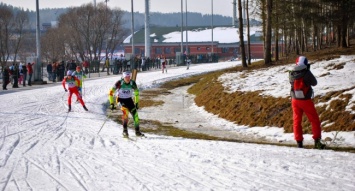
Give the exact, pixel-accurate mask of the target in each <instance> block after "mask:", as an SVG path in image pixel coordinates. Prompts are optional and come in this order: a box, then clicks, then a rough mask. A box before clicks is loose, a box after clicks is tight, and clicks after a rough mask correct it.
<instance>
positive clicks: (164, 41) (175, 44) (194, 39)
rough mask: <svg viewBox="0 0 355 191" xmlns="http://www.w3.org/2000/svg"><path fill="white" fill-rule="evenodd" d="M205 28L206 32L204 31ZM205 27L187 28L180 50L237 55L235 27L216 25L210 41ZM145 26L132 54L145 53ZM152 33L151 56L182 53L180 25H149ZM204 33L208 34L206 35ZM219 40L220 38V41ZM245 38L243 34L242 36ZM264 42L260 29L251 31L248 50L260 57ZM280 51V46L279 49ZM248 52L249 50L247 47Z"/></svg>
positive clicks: (224, 56)
mask: <svg viewBox="0 0 355 191" xmlns="http://www.w3.org/2000/svg"><path fill="white" fill-rule="evenodd" d="M206 31H207V32H206ZM210 31H211V29H210V28H208V27H189V28H188V35H189V37H188V41H189V42H186V40H185V35H186V33H185V32H184V34H183V36H184V37H183V40H184V42H183V52H184V53H185V52H186V47H187V48H188V54H189V55H211V54H212V53H213V54H214V55H217V56H218V58H219V59H220V60H226V59H230V58H232V57H239V55H240V54H239V52H240V47H239V35H238V34H237V33H238V32H237V31H238V29H236V28H234V27H215V28H214V35H213V36H214V40H213V43H212V42H211V39H212V37H211V36H212V35H209V32H210ZM144 32H145V31H144V28H143V29H141V30H140V31H137V32H136V33H135V34H134V48H135V50H134V53H135V54H136V55H141V56H144V54H145V42H144V40H145V38H144V37H145V34H144ZM150 32H151V38H150V43H151V49H150V50H151V51H150V55H151V57H152V58H155V57H159V56H161V55H164V56H165V57H167V58H175V57H176V55H177V53H180V52H181V32H180V28H179V27H152V28H151V29H150ZM206 34H207V35H206ZM219 39H220V40H219ZM245 39H246V36H245ZM123 46H124V51H125V54H131V53H132V43H131V42H130V38H128V39H126V40H125V42H124V44H123ZM245 47H246V48H247V43H246V42H245ZM263 47H264V45H263V41H262V37H261V35H260V32H258V31H254V33H252V35H251V44H250V49H251V50H250V51H251V56H252V58H263V55H264V52H263V51H264V48H263ZM280 50H281V49H280ZM247 51H248V50H247Z"/></svg>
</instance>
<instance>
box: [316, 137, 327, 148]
mask: <svg viewBox="0 0 355 191" xmlns="http://www.w3.org/2000/svg"><path fill="white" fill-rule="evenodd" d="M314 148H315V149H324V148H325V144H323V143H322V142H321V141H320V139H314Z"/></svg>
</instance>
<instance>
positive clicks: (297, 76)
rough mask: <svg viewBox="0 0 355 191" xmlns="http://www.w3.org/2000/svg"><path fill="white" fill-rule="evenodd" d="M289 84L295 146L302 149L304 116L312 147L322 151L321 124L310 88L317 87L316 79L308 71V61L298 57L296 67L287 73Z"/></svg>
mask: <svg viewBox="0 0 355 191" xmlns="http://www.w3.org/2000/svg"><path fill="white" fill-rule="evenodd" d="M289 80H290V84H291V98H292V111H293V133H294V136H295V140H296V141H297V146H298V147H299V148H302V147H303V131H302V115H303V113H305V114H306V116H307V117H308V119H309V121H310V122H311V125H312V133H313V139H314V147H315V148H317V149H324V147H325V145H324V144H323V143H321V141H320V140H321V123H320V120H319V116H318V113H317V110H316V108H315V106H314V103H313V101H312V97H313V90H312V87H311V86H316V85H317V79H316V78H315V77H314V75H313V74H312V72H311V71H310V65H309V64H308V60H307V58H306V57H304V56H300V57H298V58H297V60H296V66H295V67H294V68H293V70H292V71H290V73H289Z"/></svg>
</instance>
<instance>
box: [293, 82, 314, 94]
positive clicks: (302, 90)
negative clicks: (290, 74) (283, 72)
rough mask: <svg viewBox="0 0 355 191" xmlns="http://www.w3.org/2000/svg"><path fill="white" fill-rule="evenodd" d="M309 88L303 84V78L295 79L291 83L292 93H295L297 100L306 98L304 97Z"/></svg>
mask: <svg viewBox="0 0 355 191" xmlns="http://www.w3.org/2000/svg"><path fill="white" fill-rule="evenodd" d="M310 87H311V86H307V85H306V84H305V83H304V80H303V77H301V78H298V79H295V80H294V81H293V91H294V92H295V97H296V98H298V99H304V98H306V95H307V93H308V91H309V89H310Z"/></svg>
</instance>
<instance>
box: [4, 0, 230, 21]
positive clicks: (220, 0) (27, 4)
mask: <svg viewBox="0 0 355 191" xmlns="http://www.w3.org/2000/svg"><path fill="white" fill-rule="evenodd" d="M211 1H212V0H183V8H184V10H185V2H187V9H188V11H189V12H190V11H191V12H200V13H202V14H211V4H212V3H211ZM1 2H3V3H6V4H9V5H13V6H15V7H23V8H25V9H27V8H28V9H30V10H35V9H36V0H26V1H25V0H1ZM92 2H94V1H93V0H60V1H58V0H45V1H41V0H39V8H40V9H42V8H64V7H72V6H80V5H83V4H86V3H92ZM100 2H105V1H104V0H96V3H100ZM133 2H134V11H135V12H136V11H138V12H143V11H144V2H145V0H133ZM232 2H233V0H213V14H219V15H224V16H230V17H232V15H233V6H232ZM107 5H108V6H110V7H111V8H114V7H119V8H121V9H122V10H126V11H130V10H131V1H130V0H109V1H108V3H107ZM180 10H181V0H150V11H151V12H163V13H169V12H180Z"/></svg>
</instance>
